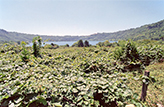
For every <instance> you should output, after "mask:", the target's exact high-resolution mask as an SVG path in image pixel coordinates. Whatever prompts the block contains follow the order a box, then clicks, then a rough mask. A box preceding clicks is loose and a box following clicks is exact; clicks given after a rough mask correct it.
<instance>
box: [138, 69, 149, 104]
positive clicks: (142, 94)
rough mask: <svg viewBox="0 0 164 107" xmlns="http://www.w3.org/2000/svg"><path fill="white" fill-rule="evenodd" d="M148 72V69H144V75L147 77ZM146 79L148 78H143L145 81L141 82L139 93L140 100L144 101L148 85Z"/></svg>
mask: <svg viewBox="0 0 164 107" xmlns="http://www.w3.org/2000/svg"><path fill="white" fill-rule="evenodd" d="M149 74H150V72H149V71H145V73H144V76H146V77H149ZM148 81H149V79H145V81H144V82H143V85H142V93H141V99H140V100H141V101H145V100H146V93H147V92H146V91H147V87H148Z"/></svg>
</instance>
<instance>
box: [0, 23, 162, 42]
mask: <svg viewBox="0 0 164 107" xmlns="http://www.w3.org/2000/svg"><path fill="white" fill-rule="evenodd" d="M35 36H38V35H32V34H24V33H17V32H7V31H5V30H3V29H0V42H5V41H15V42H17V41H29V42H31V41H32V39H33V38H34V37H35ZM40 36H41V37H42V39H43V40H50V41H78V40H80V39H81V40H88V41H101V40H116V41H118V40H128V39H133V40H142V39H152V40H163V41H164V20H161V21H159V22H156V23H153V24H148V25H144V26H141V27H138V28H132V29H128V30H123V31H118V32H114V33H96V34H92V35H87V36H47V35H40Z"/></svg>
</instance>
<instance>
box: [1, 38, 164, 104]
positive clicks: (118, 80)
mask: <svg viewBox="0 0 164 107" xmlns="http://www.w3.org/2000/svg"><path fill="white" fill-rule="evenodd" d="M34 40H35V41H33V43H34V44H33V48H32V47H25V43H24V42H22V43H21V45H17V44H15V45H10V44H4V45H2V46H1V48H0V105H1V106H4V107H5V106H9V105H10V106H20V107H26V106H29V107H33V106H35V107H47V106H51V107H54V106H56V107H61V106H64V107H66V106H68V107H70V106H79V107H85V106H86V107H90V106H93V107H99V106H104V107H115V106H121V107H124V106H125V105H127V104H134V105H136V106H137V107H140V106H154V105H156V104H157V103H158V104H163V105H164V103H163V102H164V100H163V99H164V98H163V95H164V91H163V88H164V86H163V83H164V79H163V75H162V74H163V72H162V69H163V64H164V62H163V61H164V46H163V45H162V44H160V42H159V41H156V42H155V41H153V42H152V41H150V40H143V41H138V42H139V43H137V42H133V41H119V42H118V43H114V44H113V45H111V44H110V43H108V42H107V41H106V42H104V43H100V44H104V45H101V46H100V45H97V46H90V47H68V46H64V47H57V48H49V47H48V46H47V45H45V47H40V45H39V44H40V43H39V40H40V39H39V38H35V39H34ZM148 41H149V42H148ZM147 42H148V43H147ZM35 43H36V44H35ZM105 44H106V45H105ZM107 44H108V45H107ZM35 45H36V46H35ZM51 45H53V46H55V45H54V44H51ZM109 45H110V46H109ZM38 46H39V47H38ZM34 47H35V48H36V49H35V48H34ZM47 47H48V48H47ZM37 49H38V50H37ZM36 50H37V51H39V55H35V51H36ZM159 63H160V64H159ZM153 64H156V65H158V66H156V65H153ZM145 67H146V68H145ZM145 69H147V70H150V72H152V73H150V74H151V76H150V78H149V80H150V83H149V87H150V88H148V97H147V100H146V102H141V101H140V100H139V99H140V93H141V85H142V81H144V78H142V75H143V72H144V70H145ZM160 73H161V75H160ZM136 86H138V87H136ZM156 87H157V88H156ZM151 92H152V93H151Z"/></svg>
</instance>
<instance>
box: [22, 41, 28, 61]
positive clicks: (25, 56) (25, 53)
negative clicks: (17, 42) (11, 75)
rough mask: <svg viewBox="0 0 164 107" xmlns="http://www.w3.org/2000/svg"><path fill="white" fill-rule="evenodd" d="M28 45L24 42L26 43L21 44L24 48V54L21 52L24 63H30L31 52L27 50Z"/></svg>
mask: <svg viewBox="0 0 164 107" xmlns="http://www.w3.org/2000/svg"><path fill="white" fill-rule="evenodd" d="M26 45H27V44H26V43H25V42H24V41H22V42H21V46H22V49H23V50H22V52H21V55H20V57H21V59H22V61H23V62H26V63H27V62H28V61H29V55H30V53H29V51H28V50H27V49H26V47H25V46H26Z"/></svg>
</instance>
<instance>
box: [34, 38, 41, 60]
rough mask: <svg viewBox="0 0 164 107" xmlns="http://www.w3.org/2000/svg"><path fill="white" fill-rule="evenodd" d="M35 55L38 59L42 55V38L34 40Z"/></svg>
mask: <svg viewBox="0 0 164 107" xmlns="http://www.w3.org/2000/svg"><path fill="white" fill-rule="evenodd" d="M32 42H33V51H34V52H33V54H34V56H35V57H38V56H39V55H40V48H41V45H42V38H41V37H40V36H37V37H34V38H33V41H32Z"/></svg>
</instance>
